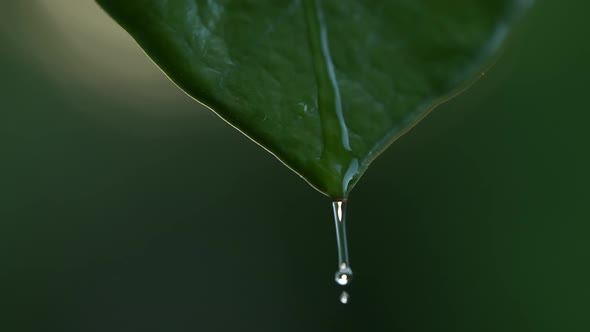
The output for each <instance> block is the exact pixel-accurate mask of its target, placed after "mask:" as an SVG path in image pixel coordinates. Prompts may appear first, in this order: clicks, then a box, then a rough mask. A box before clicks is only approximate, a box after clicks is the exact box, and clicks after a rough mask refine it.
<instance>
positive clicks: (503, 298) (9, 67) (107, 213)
mask: <svg viewBox="0 0 590 332" xmlns="http://www.w3.org/2000/svg"><path fill="white" fill-rule="evenodd" d="M589 10H590V5H588V4H587V2H586V1H584V0H567V1H537V3H536V6H535V7H534V8H533V9H532V10H531V12H530V13H529V15H528V16H527V18H526V20H525V21H523V22H522V24H521V25H520V26H519V29H518V30H517V31H516V32H515V33H514V34H512V36H511V39H510V41H509V43H508V45H507V47H506V49H505V51H504V53H503V55H502V56H501V57H500V58H499V60H498V62H497V64H496V65H495V67H494V68H492V69H491V70H490V71H489V72H487V73H486V75H485V77H484V78H483V79H481V80H480V81H479V83H477V84H476V85H475V86H474V87H473V88H471V89H470V90H469V91H468V92H466V93H464V94H463V95H461V96H459V97H457V98H456V99H454V100H452V101H450V102H448V103H447V104H444V105H442V106H441V107H439V108H438V109H437V110H436V111H435V112H433V113H432V114H431V115H430V116H428V117H427V118H426V119H425V120H424V121H423V122H421V123H420V124H419V125H418V126H417V127H416V128H415V129H413V130H412V131H411V132H410V133H408V134H407V135H405V136H404V137H402V138H401V139H400V140H399V141H397V142H396V143H395V144H394V145H393V146H392V147H391V148H389V150H387V151H386V152H385V153H384V155H382V156H381V157H380V158H379V159H378V160H377V161H375V162H374V164H373V166H372V167H371V168H370V169H369V171H368V172H367V173H366V175H365V176H364V178H363V179H361V181H360V183H359V184H358V186H357V187H356V188H355V190H354V191H353V193H352V195H351V197H350V204H349V225H348V230H349V244H350V254H351V262H352V267H353V268H354V270H355V280H354V282H353V283H352V285H351V287H350V288H349V292H350V294H351V299H350V303H349V304H348V305H346V306H343V305H341V304H340V303H339V302H338V294H339V292H340V290H339V288H338V287H337V286H336V284H335V283H334V281H333V274H334V271H335V270H336V267H337V266H336V265H337V264H336V263H337V262H336V244H335V238H334V230H333V224H332V219H331V215H330V214H331V209H330V204H329V200H328V199H327V198H325V197H324V196H322V195H321V194H319V193H317V192H315V191H314V190H313V189H312V188H310V187H309V186H308V185H307V184H306V183H305V182H304V181H302V180H301V179H299V178H298V177H297V176H296V175H295V174H293V173H291V172H290V171H289V170H288V169H287V168H285V167H284V166H283V165H282V164H281V163H280V162H278V161H277V160H275V159H274V157H272V156H271V155H269V154H268V153H266V152H265V151H263V150H262V149H261V148H259V147H258V146H257V145H255V144H254V143H252V142H250V141H249V140H248V139H247V138H245V137H243V136H242V135H241V134H239V133H238V132H237V131H235V130H234V129H232V128H230V127H229V126H228V125H226V124H225V123H224V122H223V121H221V120H219V119H218V118H217V117H216V116H215V115H214V114H211V113H210V112H208V111H207V110H205V109H203V108H202V107H200V106H199V105H198V104H197V103H195V102H194V101H192V100H191V99H190V98H188V97H186V96H185V95H184V94H183V93H182V92H180V91H179V90H178V89H177V88H176V87H175V86H174V85H173V84H172V83H170V82H169V81H168V80H167V79H166V78H165V76H164V75H163V74H162V73H160V72H159V70H158V69H157V68H155V66H154V65H153V64H152V63H151V62H150V61H149V60H148V59H147V58H146V57H145V55H143V53H142V52H141V50H139V48H138V47H137V46H135V44H134V43H133V42H132V40H131V39H130V38H129V37H128V36H127V35H126V34H125V33H124V32H123V31H122V30H121V29H120V28H118V27H117V26H116V25H115V24H114V23H113V22H112V21H111V20H110V19H109V18H108V17H107V16H106V15H105V14H104V13H103V12H102V11H100V10H99V9H98V7H97V6H96V5H94V4H93V3H92V2H90V1H74V0H51V1H50V0H29V1H9V0H4V1H2V3H1V5H0V110H1V112H0V331H65V332H69V331H109V332H118V331H121V332H123V331H169V332H177V331H408V332H417V331H454V332H460V331H466V332H467V331H589V330H590V284H589V280H590V268H589V267H588V264H589V262H590V241H589V240H588V239H589V238H590V223H589V222H588V221H590V207H589V206H588V205H589V202H590V194H589V193H588V190H589V189H588V187H589V184H590V178H589V176H588V170H589V169H590V157H589V155H588V154H589V149H588V147H589V143H590V131H589V130H588V129H587V123H588V122H589V120H590V114H589V113H588V106H587V97H588V92H587V91H586V90H587V88H588V77H590V61H589V60H590V43H588V33H589V32H590V28H589V26H588V25H587V23H585V22H586V20H587V17H586V16H587V13H588V11H589Z"/></svg>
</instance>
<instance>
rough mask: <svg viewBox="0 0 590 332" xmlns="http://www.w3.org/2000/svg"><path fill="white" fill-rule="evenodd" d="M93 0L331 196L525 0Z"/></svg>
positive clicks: (188, 84)
mask: <svg viewBox="0 0 590 332" xmlns="http://www.w3.org/2000/svg"><path fill="white" fill-rule="evenodd" d="M97 2H98V3H99V4H100V5H101V6H102V8H104V9H105V10H106V12H107V13H109V14H110V15H111V16H112V17H113V18H114V19H115V20H116V21H117V22H118V23H119V24H120V25H121V26H122V27H123V28H124V29H125V30H127V31H128V32H129V33H130V34H131V36H133V38H135V40H136V41H137V42H138V43H139V45H140V46H141V47H142V48H143V49H144V50H145V51H146V53H147V54H148V55H149V56H150V57H151V58H152V59H153V60H154V62H155V63H156V64H157V65H158V66H160V68H161V69H162V70H163V71H164V72H165V73H166V74H167V75H168V76H169V77H170V78H171V79H172V80H173V81H174V82H175V83H176V84H178V86H179V87H181V88H182V89H183V90H184V91H186V92H187V93H188V94H189V95H191V96H193V97H194V98H195V99H197V100H198V101H200V102H201V103H203V104H204V105H206V106H208V107H209V108H211V109H212V110H214V111H215V112H216V113H217V114H218V115H219V116H221V117H222V118H223V119H225V120H226V121H227V122H228V123H230V124H231V125H232V126H234V127H236V128H237V129H238V130H240V131H242V132H243V133H244V134H246V135H247V136H249V137H250V138H251V139H253V140H254V141H255V142H257V143H259V144H260V145H261V146H263V147H264V148H266V149H267V150H268V151H269V152H271V153H272V154H274V155H275V156H276V157H277V158H279V159H280V160H281V161H283V163H285V165H287V166H288V167H290V168H291V169H292V170H294V171H295V172H297V173H298V174H299V175H301V176H302V177H303V178H305V179H306V180H307V181H308V182H309V183H310V184H311V185H312V186H314V187H315V188H316V189H318V190H319V191H321V192H323V193H325V194H327V195H329V196H331V197H338V198H340V197H346V196H347V195H348V193H349V192H350V190H351V189H352V187H353V185H354V184H355V183H356V182H357V181H358V179H359V177H360V176H361V175H362V174H363V172H364V171H365V170H366V169H367V167H368V166H369V164H370V163H371V161H373V160H374V159H375V157H377V156H378V155H379V154H380V153H381V152H382V151H383V150H384V149H385V148H386V147H387V146H389V145H390V144H391V143H392V142H393V141H394V140H395V139H397V138H398V137H400V136H401V135H402V134H404V133H405V132H406V131H407V130H408V129H409V128H411V127H412V126H413V125H414V124H415V123H416V122H417V121H418V120H420V119H421V118H422V117H424V115H425V114H426V113H427V112H428V111H429V110H431V109H432V108H433V107H434V106H436V105H437V104H438V103H440V102H441V101H442V100H444V98H448V97H449V96H450V95H452V94H454V93H456V91H457V89H458V88H460V87H461V86H465V85H466V84H467V83H468V82H469V81H470V80H473V79H474V78H475V76H476V75H477V74H478V73H479V72H480V70H481V67H482V66H483V65H485V64H486V63H488V62H489V61H490V59H491V58H492V57H493V55H494V53H495V52H496V50H497V49H498V47H499V45H500V44H501V42H502V41H503V40H504V38H505V35H506V33H507V31H508V30H509V28H510V26H511V24H512V23H513V21H514V19H515V17H516V16H518V15H517V14H519V13H520V12H521V11H522V9H523V8H524V7H526V3H527V2H525V1H517V0H445V1H441V0H398V1H387V0H372V1H369V0H365V1H362V0H323V1H321V0H234V1H231V0H225V1H222V0H97Z"/></svg>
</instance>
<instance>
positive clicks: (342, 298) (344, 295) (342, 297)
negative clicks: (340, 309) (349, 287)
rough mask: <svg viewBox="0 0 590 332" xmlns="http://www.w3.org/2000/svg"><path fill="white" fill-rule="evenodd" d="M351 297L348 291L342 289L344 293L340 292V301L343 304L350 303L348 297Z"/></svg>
mask: <svg viewBox="0 0 590 332" xmlns="http://www.w3.org/2000/svg"><path fill="white" fill-rule="evenodd" d="M349 297H350V295H348V293H347V292H345V291H342V294H340V303H342V304H347V303H348V298H349Z"/></svg>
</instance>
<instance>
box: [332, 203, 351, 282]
mask: <svg viewBox="0 0 590 332" xmlns="http://www.w3.org/2000/svg"><path fill="white" fill-rule="evenodd" d="M332 208H333V211H334V224H335V226H336V244H337V245H338V272H336V276H335V280H336V283H338V284H339V285H341V286H346V285H348V283H350V281H351V280H352V270H351V269H350V262H349V261H348V245H347V243H346V200H343V199H342V200H335V201H334V202H332Z"/></svg>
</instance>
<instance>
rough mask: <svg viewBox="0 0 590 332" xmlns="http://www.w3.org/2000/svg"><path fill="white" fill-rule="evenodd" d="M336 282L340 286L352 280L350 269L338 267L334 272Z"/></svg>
mask: <svg viewBox="0 0 590 332" xmlns="http://www.w3.org/2000/svg"><path fill="white" fill-rule="evenodd" d="M335 279H336V282H337V283H338V284H339V285H341V286H346V285H348V283H349V282H350V280H352V270H351V269H340V270H339V271H338V272H336V277H335Z"/></svg>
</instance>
